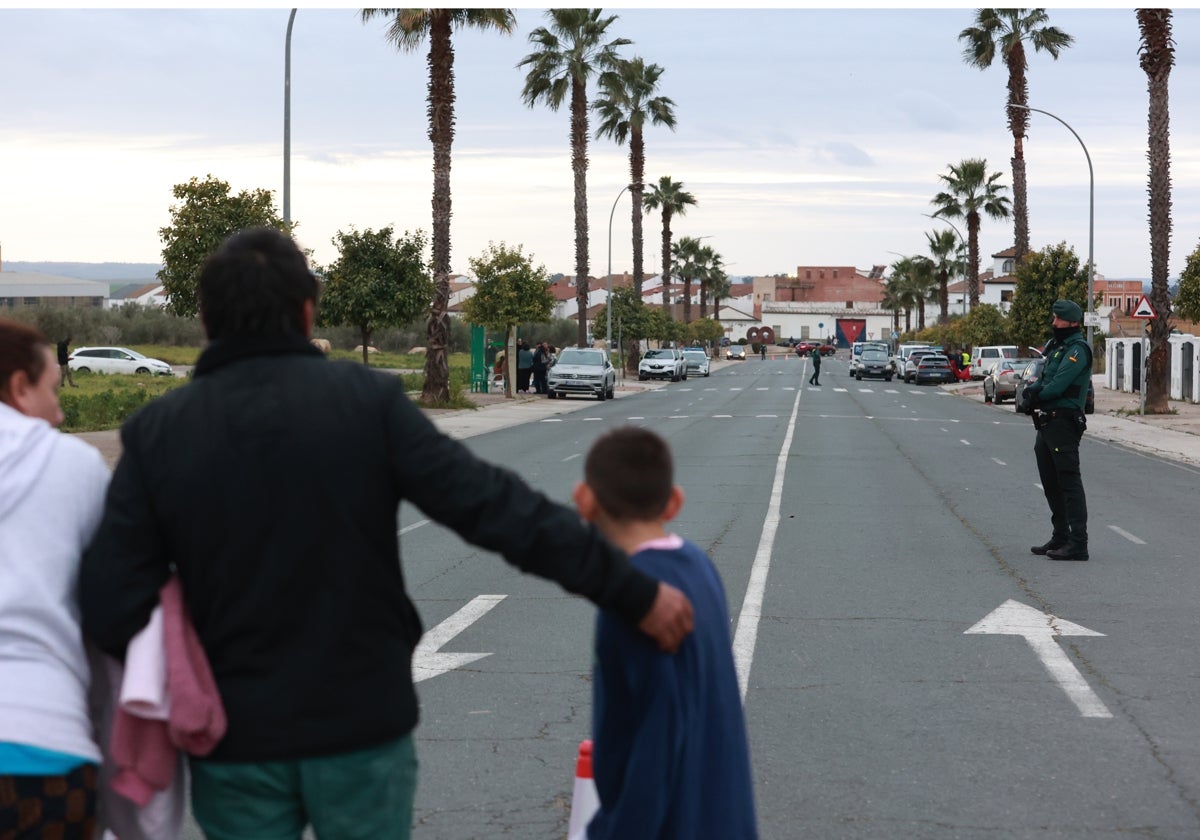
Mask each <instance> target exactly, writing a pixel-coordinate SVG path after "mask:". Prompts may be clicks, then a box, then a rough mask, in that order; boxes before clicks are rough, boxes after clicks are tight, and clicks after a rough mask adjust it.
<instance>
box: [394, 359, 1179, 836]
mask: <svg viewBox="0 0 1200 840" xmlns="http://www.w3.org/2000/svg"><path fill="white" fill-rule="evenodd" d="M808 373H809V371H808V363H807V362H804V363H803V364H798V363H797V362H796V360H794V359H793V360H782V359H781V360H778V361H768V362H765V363H763V362H758V361H757V360H755V361H751V362H747V363H745V364H740V363H739V364H735V365H730V366H726V367H724V368H723V369H721V370H719V371H717V372H715V373H714V374H713V375H712V376H711V377H710V378H708V379H695V378H693V379H689V380H688V381H687V382H683V383H673V384H670V385H667V386H666V387H664V388H662V389H660V390H656V391H649V392H646V393H644V394H638V395H636V396H631V397H627V398H623V399H620V400H617V401H609V402H604V403H594V404H588V405H587V406H585V407H584V408H581V409H580V410H578V411H575V412H572V413H570V414H566V415H561V416H557V417H551V418H546V419H545V420H542V421H540V422H534V423H529V424H526V425H522V426H518V427H514V428H511V429H507V430H503V431H498V432H493V433H490V434H485V435H481V436H479V437H475V438H471V439H470V440H468V441H466V443H467V445H468V446H470V447H471V448H472V449H473V450H475V451H476V452H478V453H479V454H481V455H482V456H484V457H486V458H488V459H491V460H495V461H498V462H501V463H504V464H506V465H508V466H510V467H512V468H513V469H515V470H517V471H518V472H520V473H521V474H522V475H523V476H524V477H525V478H526V479H527V480H528V481H529V483H530V484H531V485H532V486H533V487H536V488H538V489H540V490H542V491H543V492H546V493H548V494H550V495H551V496H553V497H555V498H558V499H561V500H563V501H564V502H568V503H569V498H570V492H571V489H572V487H573V486H574V484H575V482H576V481H577V480H578V479H579V477H580V474H581V470H582V458H583V455H584V453H585V452H586V451H587V448H588V445H589V444H590V442H591V441H592V440H593V439H594V438H595V436H596V435H597V434H599V433H600V432H602V431H603V430H606V429H609V428H612V427H613V426H615V425H618V424H623V423H634V424H638V425H647V426H650V427H652V428H654V429H656V430H657V431H659V432H660V433H662V434H663V435H664V436H666V437H667V438H668V439H669V440H670V441H671V443H672V446H673V449H674V452H675V457H676V469H677V480H678V482H679V483H680V484H681V485H682V486H683V488H684V490H685V493H686V496H687V502H686V504H685V505H684V509H683V511H682V513H681V515H680V516H679V518H678V520H677V522H676V530H677V531H678V532H679V533H681V534H683V535H684V536H687V537H688V538H690V539H692V540H694V541H695V542H697V543H699V544H700V545H701V546H702V547H704V548H705V549H706V550H707V551H708V552H709V554H710V556H711V557H712V558H713V560H714V562H715V564H716V566H717V568H718V570H719V571H720V573H721V575H722V578H723V580H724V582H725V586H726V590H727V594H728V599H729V604H730V610H731V615H730V621H731V623H732V626H733V627H734V629H735V633H736V639H735V657H736V658H737V660H738V663H739V668H740V673H741V674H742V676H743V678H744V682H745V695H744V697H745V708H746V716H747V721H748V726H749V731H750V738H751V750H752V759H753V765H754V773H755V788H756V796H757V807H758V813H759V823H760V828H761V834H762V837H764V838H800V837H804V838H808V837H811V838H843V837H845V838H894V837H905V838H909V837H930V838H985V837H986V838H995V837H1005V838H1048V837H1095V836H1107V835H1114V836H1115V835H1121V836H1124V835H1133V836H1139V837H1163V838H1185V837H1186V838H1194V837H1197V836H1200V718H1198V715H1197V712H1196V710H1197V708H1200V667H1198V666H1197V657H1196V653H1195V651H1196V650H1197V649H1200V627H1198V626H1197V622H1196V620H1195V615H1196V606H1195V600H1196V598H1195V595H1196V593H1197V591H1200V587H1198V584H1200V580H1198V578H1200V570H1198V569H1197V565H1196V563H1195V546H1196V545H1197V544H1198V542H1200V541H1198V539H1197V536H1198V534H1200V526H1198V525H1197V521H1196V519H1197V518H1196V503H1195V499H1196V495H1197V492H1196V491H1197V489H1198V487H1200V470H1198V469H1196V468H1195V467H1190V466H1187V465H1180V464H1175V463H1170V462H1167V461H1163V460H1159V459H1157V458H1153V457H1148V456H1145V455H1139V454H1136V453H1133V452H1131V451H1129V450H1126V449H1122V448H1120V447H1117V446H1112V445H1108V444H1105V443H1103V442H1100V441H1095V440H1091V439H1087V438H1085V440H1084V443H1083V447H1082V462H1083V471H1084V480H1085V484H1086V487H1087V491H1088V501H1089V508H1090V514H1091V560H1090V561H1089V562H1088V563H1065V564H1063V563H1053V562H1051V561H1047V560H1045V559H1044V558H1040V557H1035V556H1033V555H1031V554H1030V553H1029V546H1030V545H1032V544H1035V543H1040V542H1043V541H1044V540H1045V539H1046V538H1048V537H1049V517H1048V514H1047V512H1046V505H1045V500H1044V499H1043V497H1042V494H1041V490H1040V488H1039V487H1038V485H1037V481H1038V477H1037V471H1036V468H1035V466H1034V460H1033V452H1032V448H1033V429H1032V427H1031V425H1030V424H1029V422H1028V419H1027V418H1023V417H1019V416H1017V415H1015V414H1012V413H1009V412H996V411H994V410H993V409H991V408H990V407H987V406H984V405H983V404H981V403H978V402H976V401H970V400H963V399H956V398H954V397H952V396H950V395H948V394H946V393H944V392H942V391H941V390H940V389H937V388H933V387H928V386H925V387H917V386H911V385H904V384H903V383H900V382H898V381H893V382H892V383H883V382H861V383H859V382H855V381H854V380H852V379H850V378H849V377H848V376H846V368H845V362H844V361H842V360H832V361H826V363H825V365H823V367H822V375H821V379H822V383H823V386H822V387H821V388H811V387H808V386H806V385H803V383H804V382H805V381H806V379H807V377H808ZM789 432H790V435H789ZM785 444H787V445H786V446H785ZM400 525H401V530H402V537H401V540H402V551H403V556H404V564H405V572H406V578H407V582H408V586H409V589H410V592H411V593H412V595H413V597H414V600H415V601H416V603H417V606H418V608H419V610H420V612H421V615H422V617H423V619H424V622H425V626H426V628H427V630H431V629H433V628H438V630H437V631H436V632H434V633H432V634H430V636H431V638H432V637H434V636H437V635H439V634H440V635H444V636H446V637H447V639H446V641H445V642H444V643H443V644H442V645H441V648H440V650H441V652H442V653H443V654H444V653H450V652H452V653H460V654H466V653H474V654H486V655H485V656H483V657H482V658H477V659H474V660H473V661H465V659H466V658H465V657H463V658H460V661H459V663H457V667H453V666H455V665H456V663H455V662H453V661H450V660H445V659H443V660H442V661H440V663H439V660H438V659H437V658H436V657H435V658H433V659H430V660H427V662H428V664H429V667H430V668H431V669H432V670H431V671H429V672H427V673H429V674H434V673H435V672H437V671H438V667H439V664H440V665H441V666H444V667H448V668H450V670H447V671H445V672H441V673H436V675H432V676H429V678H428V679H425V680H423V681H422V682H421V683H420V684H419V685H418V691H419V693H420V697H421V705H422V722H421V724H420V726H419V728H418V730H417V741H418V753H419V758H420V761H421V776H420V779H421V781H420V785H419V788H418V792H417V803H416V804H417V810H416V825H415V830H414V837H415V838H419V839H420V840H435V839H436V840H464V839H465V838H502V837H520V838H532V839H533V840H540V838H546V840H550V838H554V840H561V838H563V837H565V835H566V825H567V819H568V814H569V809H570V796H571V789H572V784H573V769H574V757H575V750H576V747H577V745H578V743H579V741H580V740H582V739H584V738H586V737H589V733H590V711H591V702H590V692H591V682H590V668H591V661H592V656H591V648H590V646H591V638H592V623H593V621H594V610H593V608H592V607H591V606H590V605H589V604H588V603H587V602H584V601H581V600H579V599H576V598H573V597H571V596H568V595H566V594H564V593H562V592H561V591H559V590H558V589H557V588H556V587H554V586H552V585H550V584H548V583H546V582H544V581H541V580H538V579H535V578H530V577H526V576H523V575H522V574H521V573H520V572H518V571H516V570H515V569H512V568H510V567H508V566H507V565H506V564H504V563H503V562H502V561H501V560H500V559H499V558H497V557H496V556H494V555H491V554H488V553H486V552H482V551H479V550H476V549H475V548H473V547H472V546H469V545H466V544H464V543H463V542H462V541H461V540H459V539H458V538H457V537H456V536H454V535H453V534H452V533H450V532H448V531H446V530H445V529H443V528H441V527H439V526H437V525H433V524H428V523H424V521H423V518H422V516H421V515H420V513H419V511H416V510H413V509H408V508H406V509H404V510H403V511H402V512H401V516H400ZM480 596H493V597H490V598H485V599H483V600H477V599H479V598H480ZM464 607H466V608H467V609H468V610H473V613H472V615H471V616H470V617H469V618H468V619H464V620H463V622H462V625H461V627H456V628H455V631H454V632H451V631H450V630H448V629H447V628H448V625H447V624H443V622H446V621H447V620H449V621H450V622H453V621H454V616H455V615H456V614H458V613H459V611H460V610H461V609H463V608H464ZM968 631H971V632H968Z"/></svg>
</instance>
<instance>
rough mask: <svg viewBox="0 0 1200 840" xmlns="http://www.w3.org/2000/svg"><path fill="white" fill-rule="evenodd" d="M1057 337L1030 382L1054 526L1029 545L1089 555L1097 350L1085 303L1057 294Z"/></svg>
mask: <svg viewBox="0 0 1200 840" xmlns="http://www.w3.org/2000/svg"><path fill="white" fill-rule="evenodd" d="M1051 312H1052V313H1053V315H1054V320H1053V321H1052V324H1053V327H1054V337H1053V338H1052V339H1050V341H1049V342H1048V343H1047V344H1046V349H1045V354H1046V367H1045V369H1044V370H1043V371H1042V375H1041V378H1039V379H1038V381H1037V382H1034V383H1033V384H1032V385H1028V386H1026V388H1025V396H1026V398H1027V399H1029V400H1030V405H1032V406H1033V408H1034V411H1033V425H1034V428H1036V429H1037V439H1036V441H1035V443H1034V446H1033V452H1034V455H1035V456H1036V457H1037V468H1038V477H1039V478H1041V480H1042V492H1044V493H1045V494H1046V502H1047V503H1048V504H1049V505H1050V524H1051V526H1052V527H1053V528H1054V531H1053V533H1052V534H1051V535H1050V540H1049V542H1047V543H1045V544H1044V545H1035V546H1033V547H1032V548H1030V549H1029V550H1030V551H1032V552H1033V553H1034V554H1041V555H1045V556H1046V557H1047V558H1049V559H1051V560H1087V559H1088V531H1087V496H1086V495H1085V494H1084V492H1083V477H1082V476H1081V475H1080V472H1079V441H1080V439H1081V438H1082V437H1083V432H1084V430H1085V429H1086V428H1087V415H1086V414H1084V405H1085V404H1086V402H1087V393H1088V385H1089V384H1090V381H1091V376H1092V351H1091V348H1090V347H1088V343H1087V339H1086V338H1084V337H1083V334H1082V332H1081V331H1080V328H1079V324H1080V322H1081V321H1082V320H1083V308H1082V307H1081V306H1080V305H1079V304H1078V303H1075V302H1074V301H1071V300H1056V301H1055V302H1054V306H1053V307H1052V308H1051Z"/></svg>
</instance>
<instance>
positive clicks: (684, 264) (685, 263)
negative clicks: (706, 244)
mask: <svg viewBox="0 0 1200 840" xmlns="http://www.w3.org/2000/svg"><path fill="white" fill-rule="evenodd" d="M702 247H703V246H702V245H701V244H700V240H699V239H694V238H693V237H691V236H681V237H679V241H677V242H676V243H675V244H674V245H672V246H671V268H672V271H673V272H674V273H675V274H678V275H679V279H681V280H682V281H683V323H685V324H690V323H691V322H692V281H693V280H695V279H696V278H697V277H698V276H699V275H700V273H701V271H702V270H703V264H702V262H701V251H700V249H701V248H702ZM666 288H667V280H666V278H664V279H663V292H664V294H665V293H666Z"/></svg>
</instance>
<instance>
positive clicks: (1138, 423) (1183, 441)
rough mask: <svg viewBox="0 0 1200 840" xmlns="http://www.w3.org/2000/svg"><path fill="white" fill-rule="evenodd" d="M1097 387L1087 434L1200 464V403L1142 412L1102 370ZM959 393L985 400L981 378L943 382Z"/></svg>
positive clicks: (998, 408)
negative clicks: (1107, 381) (1108, 382)
mask: <svg viewBox="0 0 1200 840" xmlns="http://www.w3.org/2000/svg"><path fill="white" fill-rule="evenodd" d="M1092 383H1093V384H1094V386H1095V389H1096V413H1095V414H1091V415H1088V428H1087V432H1086V434H1087V435H1088V436H1090V437H1094V438H1099V439H1100V440H1107V441H1111V442H1112V443H1117V444H1120V445H1121V446H1126V447H1129V448H1130V449H1136V450H1138V451H1139V452H1146V453H1148V454H1151V455H1157V456H1159V457H1161V458H1167V459H1169V460H1172V461H1179V462H1181V463H1185V464H1192V465H1195V466H1200V404H1197V403H1190V402H1184V401H1182V400H1171V403H1170V406H1171V408H1172V409H1174V411H1175V413H1174V414H1147V415H1144V416H1143V415H1141V414H1139V413H1138V409H1139V407H1140V404H1141V396H1140V395H1139V394H1127V393H1125V392H1124V391H1112V390H1109V389H1108V388H1106V387H1104V384H1105V378H1104V375H1103V374H1097V375H1095V376H1093V377H1092ZM940 387H941V388H942V389H943V390H945V391H950V392H952V393H954V394H955V395H957V396H960V397H967V398H969V399H975V400H978V401H979V402H980V403H982V402H983V383H982V382H961V383H955V384H953V385H942V386H940ZM989 408H992V409H993V410H995V411H1010V412H1011V411H1013V407H1012V405H1010V404H1008V403H1005V404H1002V405H998V406H989Z"/></svg>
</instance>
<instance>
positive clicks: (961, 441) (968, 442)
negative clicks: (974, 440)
mask: <svg viewBox="0 0 1200 840" xmlns="http://www.w3.org/2000/svg"><path fill="white" fill-rule="evenodd" d="M958 442H959V443H961V444H962V445H963V446H970V445H971V441H969V440H967V439H966V438H959V439H958Z"/></svg>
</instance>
